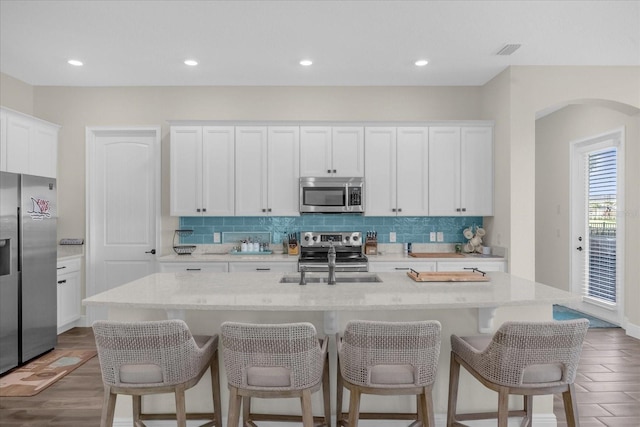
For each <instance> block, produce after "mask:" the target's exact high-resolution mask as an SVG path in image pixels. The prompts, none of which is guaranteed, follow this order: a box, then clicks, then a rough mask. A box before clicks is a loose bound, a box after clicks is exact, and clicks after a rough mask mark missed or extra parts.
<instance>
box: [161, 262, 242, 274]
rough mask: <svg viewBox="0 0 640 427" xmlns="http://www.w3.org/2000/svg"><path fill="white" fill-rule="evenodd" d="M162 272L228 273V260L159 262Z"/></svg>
mask: <svg viewBox="0 0 640 427" xmlns="http://www.w3.org/2000/svg"><path fill="white" fill-rule="evenodd" d="M158 265H159V267H160V272H161V273H227V272H228V271H229V263H227V262H188V261H186V262H159V263H158Z"/></svg>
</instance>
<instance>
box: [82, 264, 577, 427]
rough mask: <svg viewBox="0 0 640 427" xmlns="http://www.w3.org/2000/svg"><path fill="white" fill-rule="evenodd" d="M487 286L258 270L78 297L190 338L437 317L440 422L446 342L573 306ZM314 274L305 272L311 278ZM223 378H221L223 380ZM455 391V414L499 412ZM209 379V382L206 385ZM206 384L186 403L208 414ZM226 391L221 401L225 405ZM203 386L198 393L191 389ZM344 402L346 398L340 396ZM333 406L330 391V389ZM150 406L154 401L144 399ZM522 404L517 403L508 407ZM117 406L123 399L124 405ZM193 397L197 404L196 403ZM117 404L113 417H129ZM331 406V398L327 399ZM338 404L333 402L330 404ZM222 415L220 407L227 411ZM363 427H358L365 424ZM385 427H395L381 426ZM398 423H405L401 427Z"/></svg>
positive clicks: (534, 289)
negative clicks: (237, 327)
mask: <svg viewBox="0 0 640 427" xmlns="http://www.w3.org/2000/svg"><path fill="white" fill-rule="evenodd" d="M362 274H367V275H370V274H371V273H338V278H339V279H340V278H345V277H351V276H361V275H362ZM487 274H488V277H489V279H490V280H489V281H488V282H414V281H413V280H412V279H410V278H409V277H408V276H407V275H406V274H405V273H404V272H398V273H377V276H378V277H379V278H380V279H381V280H382V282H366V283H338V284H337V285H334V286H330V285H327V284H324V283H309V284H307V285H305V286H300V285H298V284H297V282H294V283H280V281H281V279H282V278H283V277H285V276H287V277H292V276H297V275H293V274H290V273H289V274H283V273H273V272H263V273H198V272H195V273H191V272H179V273H156V274H152V275H150V276H147V277H144V278H142V279H139V280H136V281H133V282H130V283H128V284H125V285H122V286H120V287H118V288H115V289H112V290H109V291H107V292H104V293H101V294H98V295H95V296H92V297H90V298H87V299H85V300H84V301H83V303H84V304H85V305H87V306H103V307H104V306H106V307H108V308H109V318H110V319H114V320H153V319H162V318H167V317H170V318H176V317H177V318H182V319H184V320H185V321H186V322H187V323H188V324H189V326H190V328H191V329H192V331H193V333H195V334H213V333H218V332H219V327H220V324H221V323H222V322H223V321H225V320H234V321H247V322H263V323H279V322H291V321H309V322H311V323H313V324H314V325H315V326H316V329H317V330H318V332H319V333H320V334H321V335H322V334H327V335H329V336H330V337H331V336H333V335H334V334H335V333H336V332H340V331H341V330H342V329H343V328H344V325H345V324H346V322H347V321H348V320H350V319H356V318H358V319H380V320H397V321H402V320H420V319H435V320H439V321H440V322H441V324H442V349H441V355H440V363H439V366H438V376H437V380H436V384H435V387H434V403H435V410H436V422H437V424H438V425H441V424H442V423H443V422H444V420H445V417H446V396H447V388H448V366H449V352H450V345H449V336H450V335H451V334H452V333H455V334H458V335H471V334H477V333H478V330H479V329H480V330H483V331H486V332H490V331H492V330H494V329H495V326H494V325H498V324H500V323H501V322H503V321H505V320H510V319H515V320H550V319H551V317H552V305H553V304H556V303H560V304H562V303H567V302H571V301H574V300H575V297H574V296H572V295H571V294H569V293H567V292H565V291H561V290H558V289H556V288H552V287H549V286H546V285H544V284H541V283H536V282H532V281H529V280H525V279H522V278H519V277H516V276H513V275H510V274H507V273H502V272H490V273H487ZM322 275H323V274H321V273H313V274H310V273H309V274H307V278H308V279H311V278H313V277H315V276H322ZM330 350H331V351H332V360H331V369H332V374H331V378H332V387H333V388H335V342H333V340H332V342H331V346H330ZM224 378H225V377H224V372H223V373H222V379H223V384H224ZM461 381H462V384H463V386H462V387H461V390H460V394H459V407H460V408H461V410H463V411H464V410H467V409H468V410H477V409H487V410H494V409H495V408H496V403H497V400H496V396H495V394H493V393H492V392H488V391H487V390H486V389H484V388H483V387H482V386H480V385H478V384H476V383H474V380H472V379H470V377H466V376H464V375H463V377H462V379H461ZM205 383H206V382H205ZM205 387H208V385H207V384H199V385H198V386H197V387H195V388H194V391H193V392H192V393H191V395H189V394H188V396H187V403H188V404H189V402H190V401H192V402H191V404H194V405H195V407H197V408H198V409H202V410H205V409H206V408H207V406H206V404H207V400H206V396H207V393H206V388H205ZM222 388H223V390H222V391H223V405H226V402H227V393H226V387H224V386H223V387H222ZM198 389H200V390H202V392H201V393H198V392H197V391H196V390H198ZM345 395H347V396H345V404H346V402H347V400H346V399H347V398H348V393H346V392H345ZM332 396H333V399H334V400H335V390H333V393H332ZM150 400H151V399H150ZM520 400H521V399H518V400H517V401H516V400H514V402H513V406H517V405H519V404H520V403H521V402H520ZM121 401H122V402H121ZM193 401H195V402H193ZM124 403H126V399H120V400H119V403H118V408H117V412H116V416H118V417H125V418H128V417H130V410H129V409H128V408H127V407H126V406H127V405H125V404H124ZM313 403H314V409H315V411H316V412H319V411H320V409H321V401H320V397H319V396H314V402H313ZM334 403H335V402H334ZM170 405H172V399H170V397H168V398H166V399H164V400H163V398H162V397H160V398H158V399H154V400H153V401H150V402H148V403H147V404H146V408H147V409H148V410H151V411H155V410H157V411H161V410H163V409H164V410H166V406H169V407H171V406H170ZM255 407H256V409H258V410H264V411H276V412H289V413H296V412H297V411H298V410H299V409H298V402H297V401H295V400H294V401H288V400H285V401H284V402H275V401H262V402H261V401H257V402H256V403H255ZM414 407H415V402H414V401H413V399H408V398H402V397H384V398H376V397H371V398H367V399H363V402H362V410H363V411H368V410H373V409H374V408H375V409H376V410H385V409H391V410H400V411H409V410H412V409H413V408H414ZM333 408H335V406H333ZM534 408H535V411H536V413H535V414H534V416H535V417H536V421H535V422H536V425H541V424H548V425H555V417H554V416H553V410H552V399H551V398H550V397H540V398H536V402H535V406H534ZM225 413H226V411H225ZM362 425H365V426H366V424H365V423H363V424H362ZM386 425H390V426H391V425H395V424H393V423H388V424H386ZM398 425H402V424H398Z"/></svg>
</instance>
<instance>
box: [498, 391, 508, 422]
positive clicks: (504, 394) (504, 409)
mask: <svg viewBox="0 0 640 427" xmlns="http://www.w3.org/2000/svg"><path fill="white" fill-rule="evenodd" d="M508 423H509V389H507V388H506V387H500V388H499V389H498V427H507V424H508Z"/></svg>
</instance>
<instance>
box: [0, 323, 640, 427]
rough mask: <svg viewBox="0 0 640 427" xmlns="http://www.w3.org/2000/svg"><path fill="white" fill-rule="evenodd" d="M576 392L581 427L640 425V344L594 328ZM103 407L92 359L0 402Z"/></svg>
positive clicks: (62, 412) (42, 411) (15, 418)
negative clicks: (38, 387)
mask: <svg viewBox="0 0 640 427" xmlns="http://www.w3.org/2000/svg"><path fill="white" fill-rule="evenodd" d="M58 348H95V343H94V339H93V333H92V331H91V328H74V329H72V330H70V331H67V332H65V333H64V334H61V335H60V336H59V337H58ZM576 390H577V392H578V406H579V415H580V424H581V426H582V427H604V426H607V427H619V426H625V427H626V426H629V427H631V426H633V427H638V426H640V340H637V339H635V338H631V337H629V336H627V335H625V334H624V331H623V330H622V329H590V330H589V332H588V334H587V338H586V341H585V344H584V348H583V352H582V358H581V361H580V368H579V370H578V377H577V379H576ZM554 403H555V404H554V412H555V414H556V416H557V418H558V427H566V423H565V416H564V410H563V408H562V400H561V399H560V398H559V397H557V396H556V398H555V400H554ZM223 404H225V402H223ZM534 404H535V403H534ZM101 406H102V379H101V376H100V364H99V362H98V358H97V357H94V358H92V359H91V360H89V361H88V362H87V363H85V364H84V365H82V366H80V367H79V368H78V369H76V370H75V371H73V372H72V373H70V374H69V375H67V376H66V377H64V378H62V379H61V380H59V381H58V382H57V383H55V384H54V385H52V386H50V387H49V388H47V389H46V390H44V391H42V392H41V393H40V394H38V395H36V396H33V397H2V398H0V426H2V427H16V426H23V427H35V426H65V427H93V426H99V425H100V411H101Z"/></svg>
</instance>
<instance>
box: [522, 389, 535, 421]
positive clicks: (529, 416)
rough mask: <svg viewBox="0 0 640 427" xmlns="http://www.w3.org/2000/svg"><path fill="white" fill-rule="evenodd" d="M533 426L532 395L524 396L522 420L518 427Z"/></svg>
mask: <svg viewBox="0 0 640 427" xmlns="http://www.w3.org/2000/svg"><path fill="white" fill-rule="evenodd" d="M532 425H533V395H525V396H524V419H523V420H522V424H520V427H531V426H532Z"/></svg>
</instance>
